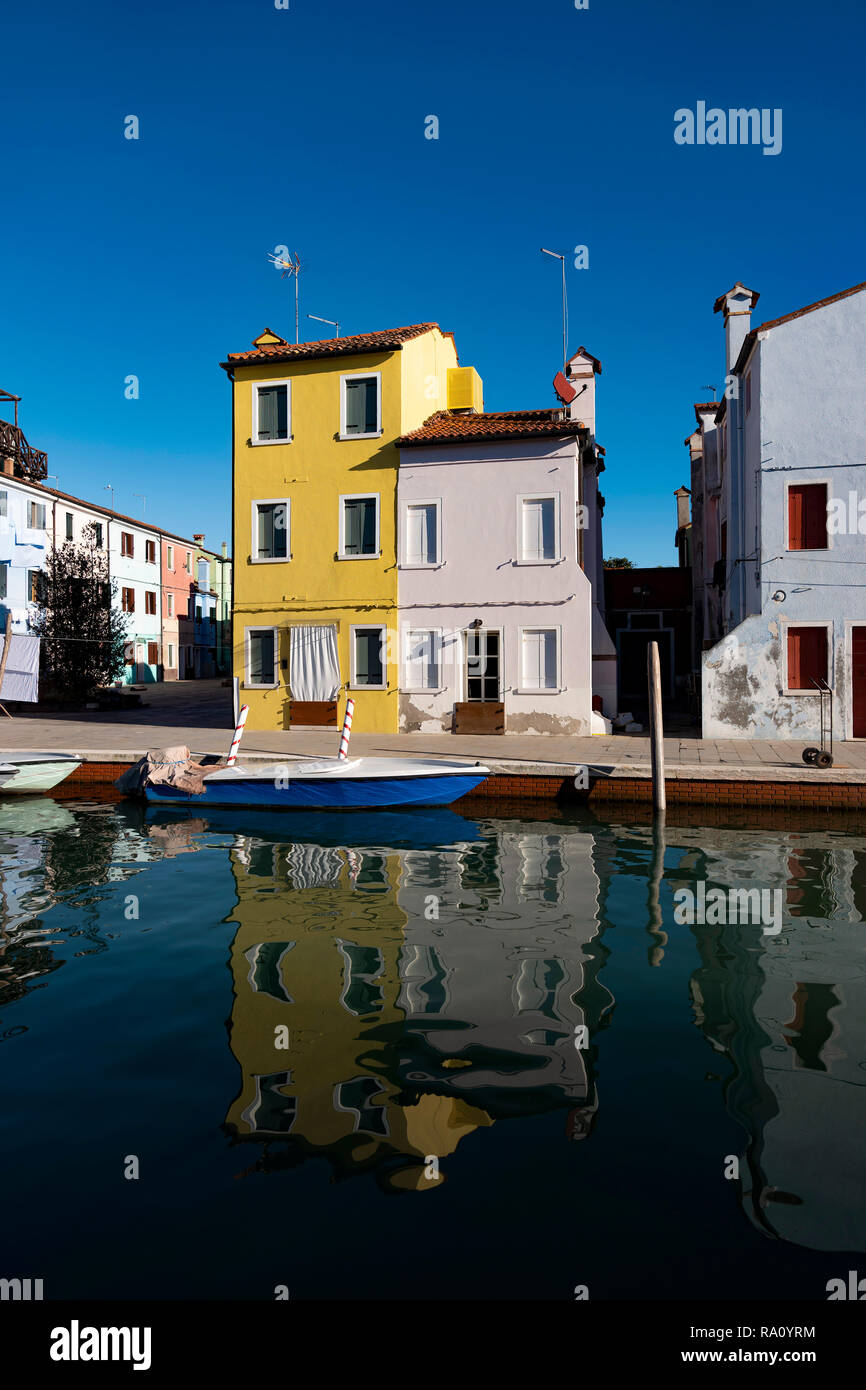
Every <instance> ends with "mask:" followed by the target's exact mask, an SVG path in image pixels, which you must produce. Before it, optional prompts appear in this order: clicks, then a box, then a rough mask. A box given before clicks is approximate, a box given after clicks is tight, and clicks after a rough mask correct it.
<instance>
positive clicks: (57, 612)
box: [33, 523, 126, 703]
mask: <svg viewBox="0 0 866 1390" xmlns="http://www.w3.org/2000/svg"><path fill="white" fill-rule="evenodd" d="M96 541H97V534H96V528H95V526H94V525H93V524H92V523H91V524H90V525H89V526H86V527H85V528H84V531H83V532H82V539H81V542H80V543H79V544H78V545H76V544H75V543H74V542H73V541H66V543H65V544H64V545H62V546H59V547H57V548H56V549H54V550H51V551H49V553H48V556H47V559H46V562H45V569H44V570H43V572H42V574H41V575H40V582H39V595H38V598H39V603H40V612H39V616H38V617H37V618H36V620H35V622H34V623H33V631H34V632H35V633H36V634H37V636H39V637H41V639H42V648H41V661H42V668H43V674H44V676H45V677H47V681H48V684H49V685H50V686H52V687H53V688H54V690H55V691H56V693H57V694H58V695H61V696H62V697H63V698H64V699H66V700H69V701H71V702H73V703H81V702H82V701H84V700H86V699H87V697H88V695H89V694H90V693H91V691H92V690H93V689H94V688H95V687H96V686H100V685H107V684H108V683H109V682H110V681H112V680H115V679H116V678H117V677H118V676H119V675H121V674H122V672H123V666H124V661H123V653H124V647H125V645H126V618H125V616H124V615H123V614H122V613H120V612H118V610H117V608H115V607H114V604H113V602H112V600H113V599H114V597H115V595H116V593H117V585H116V584H115V583H114V581H113V580H112V579H111V578H110V575H109V570H108V555H107V552H106V551H104V550H102V549H100V547H99V546H98V545H97V543H96Z"/></svg>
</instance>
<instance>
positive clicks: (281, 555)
mask: <svg viewBox="0 0 866 1390" xmlns="http://www.w3.org/2000/svg"><path fill="white" fill-rule="evenodd" d="M290 516H291V506H290V503H289V500H288V498H287V497H282V498H276V499H274V498H270V499H267V500H266V501H263V502H254V503H253V535H252V558H253V560H254V561H259V560H288V559H290V558H291V557H290V555H289V522H290Z"/></svg>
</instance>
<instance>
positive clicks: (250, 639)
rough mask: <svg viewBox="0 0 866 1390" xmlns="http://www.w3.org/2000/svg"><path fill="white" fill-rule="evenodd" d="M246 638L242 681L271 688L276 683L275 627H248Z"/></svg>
mask: <svg viewBox="0 0 866 1390" xmlns="http://www.w3.org/2000/svg"><path fill="white" fill-rule="evenodd" d="M246 639H247V640H246V648H247V653H246V654H247V665H246V674H245V677H244V683H245V684H246V685H263V686H268V687H271V688H273V687H274V686H276V684H277V629H276V628H275V627H248V628H247V630H246ZM190 652H192V648H191V647H190Z"/></svg>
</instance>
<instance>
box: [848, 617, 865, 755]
mask: <svg viewBox="0 0 866 1390" xmlns="http://www.w3.org/2000/svg"><path fill="white" fill-rule="evenodd" d="M851 737H852V738H866V627H852V629H851Z"/></svg>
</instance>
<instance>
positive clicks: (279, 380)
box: [250, 376, 294, 449]
mask: <svg viewBox="0 0 866 1390" xmlns="http://www.w3.org/2000/svg"><path fill="white" fill-rule="evenodd" d="M272 386H285V388H286V429H287V430H288V433H287V435H286V437H285V439H259V388H260V387H264V389H265V390H268V389H269V388H270V387H272ZM250 389H251V391H252V397H251V415H250V444H251V445H252V446H253V448H255V449H260V448H263V447H264V446H265V445H268V444H271V445H273V444H291V442H292V440H293V439H294V435H293V434H292V379H291V377H288V376H285V377H275V378H274V380H273V381H251V382H250Z"/></svg>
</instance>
